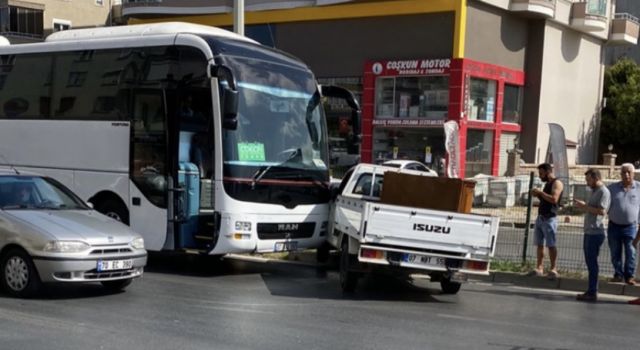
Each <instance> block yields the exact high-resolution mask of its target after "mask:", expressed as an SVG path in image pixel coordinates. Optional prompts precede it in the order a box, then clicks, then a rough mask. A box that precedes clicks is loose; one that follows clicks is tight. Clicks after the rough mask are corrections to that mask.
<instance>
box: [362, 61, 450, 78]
mask: <svg viewBox="0 0 640 350" xmlns="http://www.w3.org/2000/svg"><path fill="white" fill-rule="evenodd" d="M450 66H451V59H450V58H442V59H424V60H398V61H382V62H376V63H374V64H373V65H372V66H371V71H372V72H373V74H375V75H437V74H449V68H450Z"/></svg>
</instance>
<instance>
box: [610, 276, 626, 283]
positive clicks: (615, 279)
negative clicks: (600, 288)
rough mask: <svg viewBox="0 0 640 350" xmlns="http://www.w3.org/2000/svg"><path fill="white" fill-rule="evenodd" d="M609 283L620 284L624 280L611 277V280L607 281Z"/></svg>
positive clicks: (618, 277)
mask: <svg viewBox="0 0 640 350" xmlns="http://www.w3.org/2000/svg"><path fill="white" fill-rule="evenodd" d="M609 282H611V283H620V282H624V279H623V278H622V277H620V276H613V278H610V279H609Z"/></svg>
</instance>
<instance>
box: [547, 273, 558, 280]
mask: <svg viewBox="0 0 640 350" xmlns="http://www.w3.org/2000/svg"><path fill="white" fill-rule="evenodd" d="M558 277H560V274H559V273H558V271H556V270H551V271H549V274H548V275H547V278H548V279H550V280H551V281H555V280H556V279H558Z"/></svg>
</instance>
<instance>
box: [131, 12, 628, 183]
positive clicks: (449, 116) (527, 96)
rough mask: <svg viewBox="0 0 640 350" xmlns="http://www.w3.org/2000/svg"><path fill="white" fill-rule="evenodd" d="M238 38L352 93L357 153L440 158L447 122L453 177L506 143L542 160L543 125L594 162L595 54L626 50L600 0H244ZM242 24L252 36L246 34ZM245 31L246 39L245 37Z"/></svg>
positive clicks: (495, 161)
mask: <svg viewBox="0 0 640 350" xmlns="http://www.w3.org/2000/svg"><path fill="white" fill-rule="evenodd" d="M245 3H246V15H245V18H246V23H247V25H248V26H247V32H248V33H249V35H252V36H255V37H257V38H258V39H259V40H261V41H263V42H266V43H267V44H271V45H273V46H276V47H278V48H280V49H282V50H285V51H287V52H290V53H292V54H294V55H297V56H298V57H300V58H301V59H302V60H304V61H305V62H307V63H308V64H309V65H310V66H311V68H312V69H313V70H314V72H315V73H316V75H317V77H318V78H319V80H320V81H321V82H332V83H336V84H342V85H345V86H347V87H349V88H351V89H352V90H354V91H355V92H356V93H357V94H358V95H359V96H361V103H362V108H363V121H362V123H363V125H362V130H363V142H362V150H361V158H362V160H363V161H369V162H375V161H381V160H384V159H390V158H406V159H420V160H422V161H425V162H427V163H431V164H432V165H436V164H437V162H438V161H439V160H440V159H441V158H442V157H443V156H444V155H445V133H444V131H443V129H444V128H443V125H444V124H445V122H447V121H455V122H456V124H457V126H458V129H459V135H458V136H459V145H458V147H459V150H458V152H457V154H454V155H453V156H454V157H455V156H457V159H456V161H458V162H459V169H460V173H461V175H463V176H467V177H468V176H474V175H476V174H480V173H483V174H491V175H502V174H503V173H504V172H505V170H506V166H507V151H508V150H511V149H514V148H519V149H522V150H523V152H524V153H523V154H522V156H523V158H524V159H525V160H526V161H527V162H541V161H543V160H544V159H545V155H546V152H547V145H548V142H549V127H548V124H549V123H558V124H560V125H562V126H563V128H564V130H565V135H566V138H567V143H568V145H569V147H570V148H573V153H572V154H575V156H573V157H572V159H570V162H577V163H583V164H584V163H592V162H595V161H597V157H598V155H597V142H598V133H599V120H600V110H601V104H602V84H603V74H604V63H605V48H606V47H608V46H612V45H635V44H636V43H637V38H638V23H637V20H636V19H635V18H633V17H632V16H626V15H625V16H620V15H618V16H617V15H616V3H615V1H612V0H581V1H577V0H429V1H426V0H395V1H387V0H378V1H364V0H361V1H357V0H352V1H350V0H315V1H292V0H288V1H279V0H275V1H266V0H245ZM232 10H233V1H232V0H153V1H145V0H136V1H133V0H129V1H127V0H125V1H124V2H123V16H124V17H125V18H126V19H128V21H129V23H150V22H158V21H187V22H193V23H200V24H206V25H212V26H221V27H229V26H231V25H232V21H233V18H232ZM252 31H253V32H252ZM251 33H253V34H251Z"/></svg>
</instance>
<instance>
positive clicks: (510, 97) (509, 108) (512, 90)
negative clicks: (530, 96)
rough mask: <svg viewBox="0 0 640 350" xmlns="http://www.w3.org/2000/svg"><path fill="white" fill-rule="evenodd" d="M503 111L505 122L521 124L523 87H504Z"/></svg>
mask: <svg viewBox="0 0 640 350" xmlns="http://www.w3.org/2000/svg"><path fill="white" fill-rule="evenodd" d="M502 111H503V112H502V121H503V122H505V123H515V124H520V116H521V115H522V86H516V85H509V84H505V85H504V106H503V108H502Z"/></svg>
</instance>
